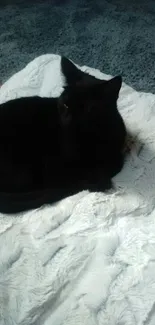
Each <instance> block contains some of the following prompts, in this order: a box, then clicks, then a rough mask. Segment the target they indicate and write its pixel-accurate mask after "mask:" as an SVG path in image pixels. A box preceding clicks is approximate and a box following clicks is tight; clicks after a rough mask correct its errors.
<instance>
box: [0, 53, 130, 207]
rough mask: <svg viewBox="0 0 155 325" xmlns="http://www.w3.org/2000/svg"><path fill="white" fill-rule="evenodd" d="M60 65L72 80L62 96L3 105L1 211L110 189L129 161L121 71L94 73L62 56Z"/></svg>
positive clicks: (0, 127) (0, 122) (0, 113)
mask: <svg viewBox="0 0 155 325" xmlns="http://www.w3.org/2000/svg"><path fill="white" fill-rule="evenodd" d="M61 68H62V73H63V74H64V76H65V78H66V84H67V86H66V87H65V89H64V91H63V93H62V95H61V96H60V98H40V97H29V98H21V99H15V100H12V101H9V102H7V103H4V104H1V105H0V212H4V213H16V212H20V211H25V210H29V209H33V208H38V207H40V206H41V205H43V204H46V203H53V202H55V201H58V200H60V199H62V198H64V197H67V196H69V195H73V194H75V193H77V192H79V191H81V190H84V189H88V190H90V191H105V190H106V189H109V188H110V187H111V178H112V177H113V176H114V175H115V174H117V173H118V172H119V171H120V170H121V168H122V166H123V155H122V150H123V146H124V141H125V137H126V129H125V125H124V122H123V119H122V117H121V115H120V114H119V112H118V110H117V98H118V95H119V90H120V88H121V83H122V80H121V77H115V78H113V79H111V80H110V81H102V80H99V79H96V78H95V77H92V76H90V75H88V74H87V73H84V72H82V71H80V70H79V69H78V68H76V67H75V65H74V64H73V63H72V62H71V61H69V60H68V59H66V58H64V57H63V58H62V60H61Z"/></svg>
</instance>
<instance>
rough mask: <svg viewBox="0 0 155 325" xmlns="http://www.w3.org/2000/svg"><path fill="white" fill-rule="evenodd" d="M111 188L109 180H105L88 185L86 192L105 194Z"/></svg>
mask: <svg viewBox="0 0 155 325" xmlns="http://www.w3.org/2000/svg"><path fill="white" fill-rule="evenodd" d="M111 188H112V182H111V179H105V180H102V181H99V182H97V183H94V184H89V188H88V190H89V191H90V192H105V191H107V190H110V189H111Z"/></svg>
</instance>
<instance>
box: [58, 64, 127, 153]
mask: <svg viewBox="0 0 155 325" xmlns="http://www.w3.org/2000/svg"><path fill="white" fill-rule="evenodd" d="M62 71H63V73H64V74H65V76H66V80H67V84H68V86H66V87H65V88H64V91H63V93H62V95H61V96H60V99H59V113H60V120H61V123H62V126H64V127H72V129H73V131H74V132H76V134H78V135H79V136H82V137H83V141H85V140H86V142H88V140H89V141H90V142H91V143H92V146H93V145H94V146H96V147H97V146H98V147H100V150H101V148H103V146H107V148H109V147H110V146H114V148H116V147H117V148H118V149H121V147H123V145H124V141H125V137H126V130H125V125H124V122H123V119H122V117H121V115H120V113H119V111H118V109H117V99H118V96H119V91H120V88H121V85H122V78H121V77H120V76H117V77H115V78H112V79H111V80H109V81H105V80H99V79H96V78H95V77H92V76H90V75H88V74H86V73H83V72H81V70H79V69H78V68H77V67H76V66H75V65H74V64H73V63H72V62H71V61H69V60H68V59H66V58H63V59H62ZM117 148H116V149H117ZM109 150H112V148H110V149H109Z"/></svg>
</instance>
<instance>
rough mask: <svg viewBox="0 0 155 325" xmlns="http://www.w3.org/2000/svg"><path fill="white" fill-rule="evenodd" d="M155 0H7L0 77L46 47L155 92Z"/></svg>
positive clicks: (0, 12) (1, 23)
mask: <svg viewBox="0 0 155 325" xmlns="http://www.w3.org/2000/svg"><path fill="white" fill-rule="evenodd" d="M154 35H155V4H154V0H147V1H139V0H136V1H133V0H124V1H122V0H107V1H105V0H96V1H94V0H68V1H67V0H61V1H60V0H55V1H54V0H53V1H52V0H51V1H50V0H43V1H37V0H36V1H28V0H14V1H13V0H12V1H11V0H8V1H7V0H6V1H4V0H1V1H0V80H1V81H3V82H4V81H5V80H6V79H7V78H8V77H10V76H11V75H12V74H13V73H15V72H16V71H18V70H20V69H21V68H23V67H24V66H25V64H26V63H28V62H29V61H30V60H32V59H33V58H35V57H36V56H38V55H41V54H45V53H58V54H63V55H66V56H68V57H70V58H71V59H73V60H74V61H75V62H77V63H79V64H81V65H83V64H86V65H89V66H92V67H95V68H99V69H100V70H102V71H104V72H105V73H109V74H113V75H116V74H122V75H123V77H124V81H125V82H127V83H128V84H130V85H132V86H133V87H135V88H136V89H138V90H144V91H151V92H154V93H155V39H154Z"/></svg>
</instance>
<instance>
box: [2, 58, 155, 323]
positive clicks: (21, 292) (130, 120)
mask: <svg viewBox="0 0 155 325" xmlns="http://www.w3.org/2000/svg"><path fill="white" fill-rule="evenodd" d="M82 69H83V70H87V71H89V72H90V73H92V74H94V75H96V76H97V77H99V78H106V79H107V78H109V77H108V76H105V75H104V74H102V73H100V72H99V71H98V70H94V69H90V68H88V67H83V68H82ZM63 83H64V80H63V77H62V76H61V73H60V57H59V56H56V55H44V56H41V57H39V58H37V59H35V60H34V61H33V62H31V63H30V64H28V65H27V66H26V68H25V69H23V70H22V71H20V72H19V73H17V74H16V75H14V76H13V77H12V78H11V79H10V80H9V81H8V82H6V83H5V84H4V85H3V86H2V87H1V89H0V101H1V102H4V101H6V100H8V99H11V98H16V97H21V96H30V95H35V94H37V95H40V96H57V95H58V94H59V93H60V92H61V91H62V85H63ZM118 105H119V109H120V111H121V113H122V115H123V116H124V119H125V121H126V123H127V125H128V127H129V128H130V130H131V131H132V132H134V134H135V141H136V144H135V145H134V147H133V149H132V152H131V154H130V156H129V158H128V160H127V162H126V165H125V167H124V169H123V171H122V172H121V173H120V174H119V175H118V176H117V177H115V179H114V182H115V185H116V191H115V192H113V193H110V194H108V195H105V194H100V193H98V194H97V193H91V194H90V193H88V192H82V193H79V194H78V195H75V196H73V197H71V198H67V199H65V200H63V201H61V202H60V203H57V204H55V205H54V206H51V207H45V208H42V209H39V210H36V211H31V212H28V213H26V214H24V215H18V216H4V215H0V325H4V324H5V325H12V324H13V325H14V324H20V325H31V324H33V325H97V324H99V325H116V324H117V325H118V324H119V325H142V324H147V325H154V324H155V95H152V94H146V93H138V92H136V91H135V90H133V89H132V88H130V87H128V86H127V85H125V84H123V87H122V90H121V93H120V99H119V101H118Z"/></svg>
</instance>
